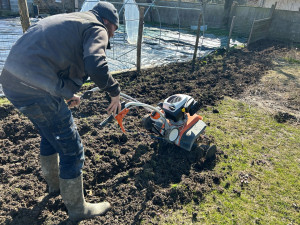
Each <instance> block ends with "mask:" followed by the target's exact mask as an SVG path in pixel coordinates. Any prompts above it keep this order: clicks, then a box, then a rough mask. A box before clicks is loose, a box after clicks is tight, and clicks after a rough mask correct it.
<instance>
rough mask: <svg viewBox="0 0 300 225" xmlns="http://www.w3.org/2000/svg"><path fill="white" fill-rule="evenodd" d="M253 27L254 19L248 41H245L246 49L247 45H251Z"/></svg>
mask: <svg viewBox="0 0 300 225" xmlns="http://www.w3.org/2000/svg"><path fill="white" fill-rule="evenodd" d="M254 25H255V19H254V20H253V23H252V27H251V31H250V34H249V38H248V41H247V48H248V47H249V45H250V43H251V36H252V33H253V28H254Z"/></svg>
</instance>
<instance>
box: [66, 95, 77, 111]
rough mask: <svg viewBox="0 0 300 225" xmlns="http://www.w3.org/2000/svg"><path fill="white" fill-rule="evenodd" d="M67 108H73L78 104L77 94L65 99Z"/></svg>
mask: <svg viewBox="0 0 300 225" xmlns="http://www.w3.org/2000/svg"><path fill="white" fill-rule="evenodd" d="M67 103H68V106H69V108H73V107H74V106H77V105H79V104H80V97H79V96H78V95H74V96H73V97H72V98H70V99H68V100H67Z"/></svg>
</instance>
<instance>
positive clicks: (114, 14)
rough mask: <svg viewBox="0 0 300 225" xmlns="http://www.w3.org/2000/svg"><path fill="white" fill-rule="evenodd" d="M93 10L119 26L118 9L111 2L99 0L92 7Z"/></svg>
mask: <svg viewBox="0 0 300 225" xmlns="http://www.w3.org/2000/svg"><path fill="white" fill-rule="evenodd" d="M92 12H94V13H95V14H96V15H97V16H99V17H101V18H104V19H107V20H108V21H109V22H110V23H112V24H114V25H116V26H117V27H119V15H118V11H117V9H116V8H115V6H114V5H113V4H111V3H110V2H98V3H97V5H95V6H94V8H93V9H92Z"/></svg>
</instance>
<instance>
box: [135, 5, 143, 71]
mask: <svg viewBox="0 0 300 225" xmlns="http://www.w3.org/2000/svg"><path fill="white" fill-rule="evenodd" d="M139 11H140V21H139V32H138V39H137V51H136V69H137V71H138V72H140V71H141V55H142V54H141V53H142V40H143V28H144V11H145V8H144V7H140V8H139Z"/></svg>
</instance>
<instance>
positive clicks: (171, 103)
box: [162, 94, 195, 122]
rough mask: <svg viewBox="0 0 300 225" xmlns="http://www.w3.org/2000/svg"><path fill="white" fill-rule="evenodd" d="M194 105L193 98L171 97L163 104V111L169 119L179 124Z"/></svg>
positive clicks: (178, 95)
mask: <svg viewBox="0 0 300 225" xmlns="http://www.w3.org/2000/svg"><path fill="white" fill-rule="evenodd" d="M194 104H195V100H194V99H193V98H192V97H191V96H188V95H184V94H176V95H172V96H170V97H169V98H167V99H166V100H165V101H164V102H163V105H162V110H163V111H164V112H165V114H166V118H167V119H171V120H173V121H174V122H178V121H179V120H183V119H184V116H185V113H187V112H188V111H189V110H190V108H191V106H193V105H194Z"/></svg>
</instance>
